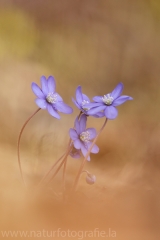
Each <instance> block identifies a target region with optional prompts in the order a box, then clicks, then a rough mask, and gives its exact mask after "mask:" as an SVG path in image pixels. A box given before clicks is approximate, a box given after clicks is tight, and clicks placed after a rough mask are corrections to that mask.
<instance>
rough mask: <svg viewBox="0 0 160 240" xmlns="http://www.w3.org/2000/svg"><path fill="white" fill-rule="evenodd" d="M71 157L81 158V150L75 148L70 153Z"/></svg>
mask: <svg viewBox="0 0 160 240" xmlns="http://www.w3.org/2000/svg"><path fill="white" fill-rule="evenodd" d="M70 156H71V157H72V158H80V157H81V150H80V149H76V148H75V147H73V148H72V149H71V151H70Z"/></svg>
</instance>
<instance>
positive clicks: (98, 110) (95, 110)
mask: <svg viewBox="0 0 160 240" xmlns="http://www.w3.org/2000/svg"><path fill="white" fill-rule="evenodd" d="M105 108H106V105H101V106H99V107H95V108H92V109H90V110H89V111H88V112H87V114H90V115H93V114H96V113H98V112H101V111H103V110H104V109H105Z"/></svg>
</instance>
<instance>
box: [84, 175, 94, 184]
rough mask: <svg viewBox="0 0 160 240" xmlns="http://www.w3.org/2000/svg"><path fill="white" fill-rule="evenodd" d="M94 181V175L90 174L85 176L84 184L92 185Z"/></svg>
mask: <svg viewBox="0 0 160 240" xmlns="http://www.w3.org/2000/svg"><path fill="white" fill-rule="evenodd" d="M95 181H96V176H95V175H92V174H87V176H86V182H87V183H88V184H91V185H92V184H94V183H95Z"/></svg>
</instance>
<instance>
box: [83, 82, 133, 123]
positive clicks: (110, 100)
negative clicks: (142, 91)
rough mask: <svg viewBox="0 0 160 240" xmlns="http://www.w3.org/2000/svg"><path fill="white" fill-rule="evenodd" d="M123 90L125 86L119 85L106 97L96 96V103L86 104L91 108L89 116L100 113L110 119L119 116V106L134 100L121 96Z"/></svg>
mask: <svg viewBox="0 0 160 240" xmlns="http://www.w3.org/2000/svg"><path fill="white" fill-rule="evenodd" d="M122 90H123V84H122V83H119V84H118V85H117V86H116V87H115V89H114V90H113V91H112V92H111V93H108V94H106V95H104V96H96V97H94V98H93V100H94V102H93V103H89V104H86V107H88V108H90V110H89V111H88V114H97V113H99V112H102V111H104V115H105V116H106V118H108V119H111V120H112V119H115V118H116V117H117V115H118V111H117V109H116V107H117V106H119V105H121V104H122V103H124V102H126V101H128V100H132V99H133V98H132V97H129V96H126V95H122V96H120V95H121V93H122Z"/></svg>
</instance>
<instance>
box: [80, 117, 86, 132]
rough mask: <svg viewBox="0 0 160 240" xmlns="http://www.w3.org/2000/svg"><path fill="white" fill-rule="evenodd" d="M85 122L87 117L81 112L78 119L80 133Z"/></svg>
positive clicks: (83, 129)
mask: <svg viewBox="0 0 160 240" xmlns="http://www.w3.org/2000/svg"><path fill="white" fill-rule="evenodd" d="M86 122H87V117H86V115H85V114H82V115H81V117H80V120H79V130H80V133H82V132H84V131H85V130H86Z"/></svg>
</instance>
